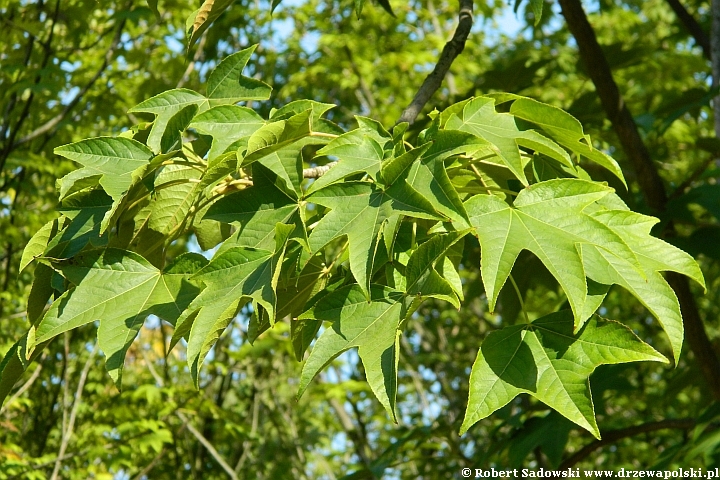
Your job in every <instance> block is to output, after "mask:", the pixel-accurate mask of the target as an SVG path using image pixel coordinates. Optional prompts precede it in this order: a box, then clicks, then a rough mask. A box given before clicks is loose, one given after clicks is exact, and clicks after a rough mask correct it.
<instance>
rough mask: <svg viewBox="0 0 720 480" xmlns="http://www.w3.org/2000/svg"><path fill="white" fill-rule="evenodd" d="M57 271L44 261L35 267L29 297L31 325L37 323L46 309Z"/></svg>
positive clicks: (28, 314) (28, 316) (28, 309)
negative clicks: (53, 278)
mask: <svg viewBox="0 0 720 480" xmlns="http://www.w3.org/2000/svg"><path fill="white" fill-rule="evenodd" d="M54 273H55V271H54V270H53V269H52V268H50V267H48V266H47V265H44V264H42V263H40V264H38V266H37V267H35V272H33V283H32V287H30V294H28V299H27V318H28V322H29V323H30V325H36V324H37V321H38V320H40V318H41V317H42V314H43V313H44V311H45V307H46V306H47V303H48V300H50V298H51V297H52V295H53V293H54V291H55V290H54V289H53V287H52V277H53V274H54Z"/></svg>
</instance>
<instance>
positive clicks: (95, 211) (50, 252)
mask: <svg viewBox="0 0 720 480" xmlns="http://www.w3.org/2000/svg"><path fill="white" fill-rule="evenodd" d="M112 205H113V200H112V198H110V197H109V196H108V195H107V194H106V193H105V192H104V191H102V190H99V189H98V190H90V191H82V192H79V193H76V194H74V195H71V196H69V197H66V198H65V199H64V200H63V202H62V205H61V206H60V208H59V210H60V213H62V214H63V215H65V216H66V217H67V218H69V219H70V220H71V221H70V224H69V225H67V226H66V227H65V228H63V229H62V230H60V232H58V234H57V235H56V236H55V237H53V239H52V240H50V242H48V245H47V249H46V250H45V253H44V256H46V257H50V258H70V257H72V256H74V255H75V254H77V253H78V252H80V251H81V250H82V249H83V248H85V247H86V246H87V245H88V244H92V245H93V246H94V247H101V246H104V245H105V244H106V243H107V236H101V235H100V228H101V225H102V221H103V219H104V218H105V216H106V214H107V212H108V211H109V210H110V209H111V208H112Z"/></svg>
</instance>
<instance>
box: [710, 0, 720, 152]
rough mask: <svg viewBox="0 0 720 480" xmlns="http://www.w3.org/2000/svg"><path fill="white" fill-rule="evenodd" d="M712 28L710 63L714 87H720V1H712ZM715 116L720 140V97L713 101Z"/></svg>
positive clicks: (716, 130)
mask: <svg viewBox="0 0 720 480" xmlns="http://www.w3.org/2000/svg"><path fill="white" fill-rule="evenodd" d="M710 5H711V11H712V24H711V25H712V26H711V30H710V56H711V59H710V63H711V64H712V86H713V88H717V87H718V86H720V0H712V2H711V3H710ZM713 113H714V115H715V136H716V137H718V138H720V96H717V97H715V98H714V99H713Z"/></svg>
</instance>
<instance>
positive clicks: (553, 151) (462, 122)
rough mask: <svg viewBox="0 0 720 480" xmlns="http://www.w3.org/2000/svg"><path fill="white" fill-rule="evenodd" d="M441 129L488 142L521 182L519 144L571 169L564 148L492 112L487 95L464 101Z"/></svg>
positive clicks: (522, 169)
mask: <svg viewBox="0 0 720 480" xmlns="http://www.w3.org/2000/svg"><path fill="white" fill-rule="evenodd" d="M445 128H447V129H454V130H462V131H464V132H469V133H473V134H474V135H477V136H478V137H480V138H483V139H485V140H487V141H488V142H490V143H491V144H492V145H494V146H495V147H496V149H497V150H496V152H497V154H498V155H499V156H500V158H502V160H503V162H504V164H505V165H506V166H507V167H508V168H509V169H510V170H511V171H512V172H513V174H514V175H515V176H516V177H517V178H518V180H520V181H521V182H522V184H523V185H528V180H527V177H526V176H525V165H526V163H527V162H526V161H524V160H523V158H522V157H521V154H520V150H519V147H526V148H530V149H532V150H535V151H537V152H540V153H542V154H544V155H547V156H549V157H551V158H554V159H555V160H557V161H558V162H560V163H563V164H565V165H567V166H569V167H571V168H573V163H572V160H571V159H570V156H569V155H568V154H567V152H566V151H565V150H563V149H562V148H561V147H560V146H559V145H557V144H556V143H555V142H553V141H552V140H550V139H548V138H546V137H544V136H542V135H541V134H539V133H537V132H535V131H533V130H520V129H519V128H518V126H517V124H516V122H515V119H514V118H513V116H512V115H510V114H508V113H497V112H496V111H495V100H494V99H493V98H490V97H477V98H474V99H472V100H471V101H469V102H468V103H466V104H465V106H464V107H463V111H462V116H459V115H455V116H452V117H451V118H450V119H449V120H448V121H447V124H446V125H445Z"/></svg>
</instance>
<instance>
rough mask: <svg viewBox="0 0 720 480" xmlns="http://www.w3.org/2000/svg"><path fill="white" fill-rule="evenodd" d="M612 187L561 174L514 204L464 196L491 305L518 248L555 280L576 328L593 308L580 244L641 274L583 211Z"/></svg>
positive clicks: (618, 241) (623, 248)
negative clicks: (589, 305) (588, 307)
mask: <svg viewBox="0 0 720 480" xmlns="http://www.w3.org/2000/svg"><path fill="white" fill-rule="evenodd" d="M611 192H612V189H611V188H609V187H606V186H604V185H602V184H598V183H594V182H590V181H585V180H576V179H561V180H550V181H547V182H542V183H538V184H535V185H532V186H531V187H529V188H526V189H524V190H523V191H521V192H520V194H519V195H518V196H517V198H516V199H515V202H514V208H513V207H511V206H510V205H508V204H507V203H505V202H504V201H502V200H500V199H499V198H498V197H495V196H493V195H477V196H475V197H472V198H471V199H470V200H468V201H467V202H466V203H465V207H466V208H467V211H468V213H469V215H470V223H471V224H472V226H473V227H474V228H475V232H476V234H477V236H478V238H479V240H480V246H481V248H482V260H481V274H482V278H483V283H484V284H485V291H486V292H487V296H488V300H489V303H490V308H491V309H493V308H495V302H496V300H497V296H498V294H499V292H500V289H501V288H502V286H503V284H504V283H505V281H506V280H507V278H508V276H509V275H510V270H511V269H512V266H513V264H514V263H515V259H516V258H517V256H518V255H519V254H520V252H521V251H522V250H529V251H531V252H532V253H534V254H535V255H536V256H537V257H538V258H539V259H540V260H541V261H542V262H543V264H544V265H545V266H546V267H547V269H548V270H549V271H550V272H551V273H552V274H553V276H554V277H555V278H556V279H557V280H558V282H559V283H560V285H561V286H562V288H563V290H564V291H565V294H566V295H567V297H568V301H569V302H570V306H571V308H572V311H573V313H574V315H575V324H576V326H577V327H579V326H580V325H582V323H583V321H584V320H585V319H586V318H587V317H588V316H590V315H591V314H592V313H593V311H587V310H586V308H585V307H586V305H585V304H586V297H587V282H586V280H585V277H586V272H585V267H584V266H583V259H582V256H581V253H580V250H579V245H582V244H590V245H594V246H597V247H598V248H601V249H603V250H604V251H609V252H612V253H613V255H617V256H619V257H622V258H623V259H624V261H625V262H627V265H628V266H629V267H630V268H634V269H635V270H637V271H638V273H639V275H642V269H641V267H640V264H639V262H638V259H637V257H636V256H635V253H633V251H632V250H631V249H630V247H629V246H628V245H627V244H626V243H625V241H624V240H623V239H622V238H621V237H620V236H619V235H618V234H617V233H616V232H614V231H613V230H612V229H611V228H609V227H608V226H606V225H604V224H603V223H602V222H600V221H598V220H597V219H595V218H594V217H592V216H591V215H589V214H587V213H585V212H583V210H584V209H585V208H586V207H588V206H589V205H591V204H593V203H594V202H596V201H598V200H600V199H601V198H603V197H605V196H606V195H608V194H609V193H611ZM595 306H597V305H595Z"/></svg>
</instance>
